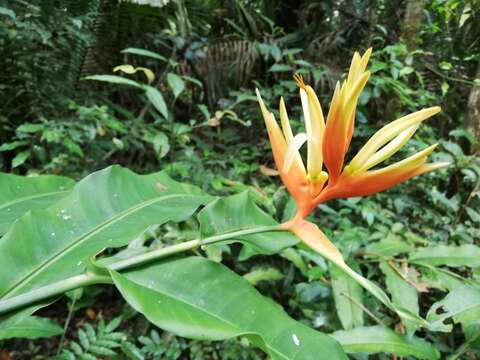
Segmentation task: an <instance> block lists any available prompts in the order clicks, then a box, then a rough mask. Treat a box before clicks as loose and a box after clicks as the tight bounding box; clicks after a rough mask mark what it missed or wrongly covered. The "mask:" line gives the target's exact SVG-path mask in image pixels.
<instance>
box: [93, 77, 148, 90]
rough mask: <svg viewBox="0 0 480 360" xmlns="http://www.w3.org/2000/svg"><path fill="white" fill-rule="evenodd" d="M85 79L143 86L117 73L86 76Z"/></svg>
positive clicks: (137, 86)
mask: <svg viewBox="0 0 480 360" xmlns="http://www.w3.org/2000/svg"><path fill="white" fill-rule="evenodd" d="M85 80H95V81H103V82H108V83H111V84H119V85H128V86H133V87H136V88H142V85H141V84H139V83H138V82H136V81H133V80H130V79H126V78H124V77H121V76H116V75H91V76H87V77H85Z"/></svg>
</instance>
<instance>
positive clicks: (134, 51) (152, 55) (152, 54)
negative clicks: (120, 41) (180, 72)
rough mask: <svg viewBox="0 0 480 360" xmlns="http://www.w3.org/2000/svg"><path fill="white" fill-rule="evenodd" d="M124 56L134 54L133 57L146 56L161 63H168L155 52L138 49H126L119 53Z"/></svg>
mask: <svg viewBox="0 0 480 360" xmlns="http://www.w3.org/2000/svg"><path fill="white" fill-rule="evenodd" d="M121 52H122V53H124V54H135V55H140V56H146V57H149V58H152V59H157V60H161V61H165V62H168V60H167V58H166V57H165V56H162V55H160V54H158V53H156V52H153V51H149V50H145V49H138V48H126V49H124V50H122V51H121Z"/></svg>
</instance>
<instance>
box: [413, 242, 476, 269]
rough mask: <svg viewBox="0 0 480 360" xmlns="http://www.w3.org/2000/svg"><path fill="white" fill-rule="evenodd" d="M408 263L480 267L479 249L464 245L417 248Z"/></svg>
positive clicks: (474, 246)
mask: <svg viewBox="0 0 480 360" xmlns="http://www.w3.org/2000/svg"><path fill="white" fill-rule="evenodd" d="M410 261H412V262H415V263H422V264H429V265H436V266H439V265H448V266H454V267H456V266H470V267H477V266H480V247H478V246H476V245H471V244H466V245H460V246H447V245H438V246H432V247H427V248H419V249H417V251H416V252H415V253H413V254H412V255H411V257H410Z"/></svg>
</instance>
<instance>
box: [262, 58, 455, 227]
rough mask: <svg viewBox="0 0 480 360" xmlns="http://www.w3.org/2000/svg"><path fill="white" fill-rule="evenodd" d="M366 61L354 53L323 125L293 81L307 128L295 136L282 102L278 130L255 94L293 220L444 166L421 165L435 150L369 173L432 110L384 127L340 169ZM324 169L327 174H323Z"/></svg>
mask: <svg viewBox="0 0 480 360" xmlns="http://www.w3.org/2000/svg"><path fill="white" fill-rule="evenodd" d="M370 55H371V49H368V50H367V51H366V52H365V53H364V54H363V56H360V54H359V53H358V52H356V53H355V54H354V56H353V59H352V63H351V66H350V70H349V72H348V76H347V79H346V80H345V81H344V82H343V83H342V84H341V85H340V84H339V83H337V86H336V88H335V92H334V94H333V98H332V102H331V104H330V109H329V112H328V116H327V121H326V122H325V120H324V117H323V111H322V108H321V106H320V102H319V101H318V98H317V95H316V94H315V92H314V90H313V89H312V87H310V86H308V85H306V84H305V83H304V81H303V78H302V77H301V76H298V75H295V76H294V79H295V80H296V82H297V85H298V87H299V91H300V100H301V104H302V109H303V118H304V121H305V128H306V132H305V133H299V134H297V135H296V136H294V135H293V133H292V130H291V128H290V122H289V120H288V115H287V110H286V107H285V103H284V101H283V99H280V111H279V113H280V120H281V125H282V128H280V126H279V125H278V123H277V122H276V120H275V117H274V115H273V113H271V112H269V111H268V110H267V108H266V106H265V104H264V103H263V100H262V98H261V96H260V93H259V91H258V90H256V92H257V97H258V100H259V103H260V107H261V109H262V114H263V118H264V120H265V124H266V126H267V130H268V135H269V138H270V142H271V145H272V151H273V156H274V158H275V163H276V166H277V168H278V171H279V174H280V177H281V179H282V182H283V183H284V184H285V186H286V188H287V190H288V191H289V193H290V194H291V195H292V196H293V198H294V199H295V201H296V203H297V208H298V213H297V216H296V218H297V219H298V218H305V217H306V216H308V214H310V212H311V211H312V210H313V209H314V208H315V207H316V206H317V205H319V204H320V203H323V202H325V201H328V200H331V199H335V198H346V197H354V196H365V195H370V194H374V193H376V192H380V191H383V190H386V189H388V188H390V187H392V186H394V185H396V184H398V183H401V182H403V181H406V180H408V179H410V178H412V177H414V176H417V175H420V174H423V173H425V172H428V171H432V170H435V169H438V168H440V167H444V166H446V165H447V164H446V163H433V164H427V163H426V160H427V157H428V155H429V154H430V153H431V152H432V151H433V149H434V148H435V145H434V146H430V147H428V148H426V149H424V150H422V151H420V152H418V153H416V154H414V155H412V156H410V157H408V158H407V159H405V160H402V161H400V162H397V163H394V164H393V165H390V166H387V167H384V168H381V169H374V170H370V169H371V168H373V167H374V166H376V165H378V164H379V163H381V162H383V161H385V160H386V159H388V158H390V157H391V156H392V155H393V154H395V153H396V152H397V151H398V150H400V148H401V147H402V146H403V145H404V144H405V143H406V142H407V141H408V140H409V139H410V138H411V137H412V136H413V134H414V133H415V131H416V129H417V128H418V127H419V125H420V124H421V123H422V121H424V120H425V119H427V118H429V117H431V116H432V115H435V114H436V113H438V112H439V111H440V107H438V106H436V107H431V108H427V109H423V110H420V111H417V112H415V113H412V114H409V115H407V116H404V117H402V118H400V119H397V120H395V121H393V122H391V123H389V124H388V125H385V126H384V127H383V128H381V129H380V130H379V131H378V132H377V133H375V134H374V135H373V136H372V137H371V138H370V139H369V140H368V141H367V143H366V144H365V145H364V146H363V147H362V148H361V149H360V151H359V152H358V154H357V155H355V156H354V157H353V159H352V160H351V162H350V163H349V164H348V165H347V166H344V160H345V154H346V152H347V150H348V148H349V146H350V141H351V139H352V135H353V130H354V124H355V109H356V106H357V101H358V98H359V96H360V93H361V91H362V90H363V88H364V87H365V84H366V83H367V81H368V78H369V76H370V72H368V71H366V67H367V63H368V60H369V58H370ZM305 142H306V143H307V147H308V149H307V153H308V154H307V157H308V158H307V166H306V168H305V165H304V163H303V160H302V158H301V156H300V152H299V149H300V148H301V147H302V145H303V144H304V143H305ZM324 164H325V168H326V170H327V172H328V173H327V172H326V171H324V170H323V165H324Z"/></svg>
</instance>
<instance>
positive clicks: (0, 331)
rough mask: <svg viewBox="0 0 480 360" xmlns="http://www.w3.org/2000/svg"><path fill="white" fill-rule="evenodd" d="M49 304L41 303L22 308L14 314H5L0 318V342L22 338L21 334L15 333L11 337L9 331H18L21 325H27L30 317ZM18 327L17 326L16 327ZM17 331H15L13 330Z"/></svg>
mask: <svg viewBox="0 0 480 360" xmlns="http://www.w3.org/2000/svg"><path fill="white" fill-rule="evenodd" d="M49 303H50V302H41V303H37V304H35V305H32V306H29V307H27V308H24V309H22V310H20V311H17V312H16V313H14V314H7V315H3V316H0V340H3V339H11V338H13V337H17V336H18V337H24V335H23V334H21V333H20V332H17V333H16V335H14V336H11V334H10V330H12V331H18V329H20V328H21V327H22V324H28V322H29V321H30V320H28V319H29V318H30V317H31V315H32V314H33V313H34V312H35V311H37V310H38V309H40V308H42V307H44V306H47V305H48V304H49ZM17 325H18V326H17ZM15 329H17V330H15Z"/></svg>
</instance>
